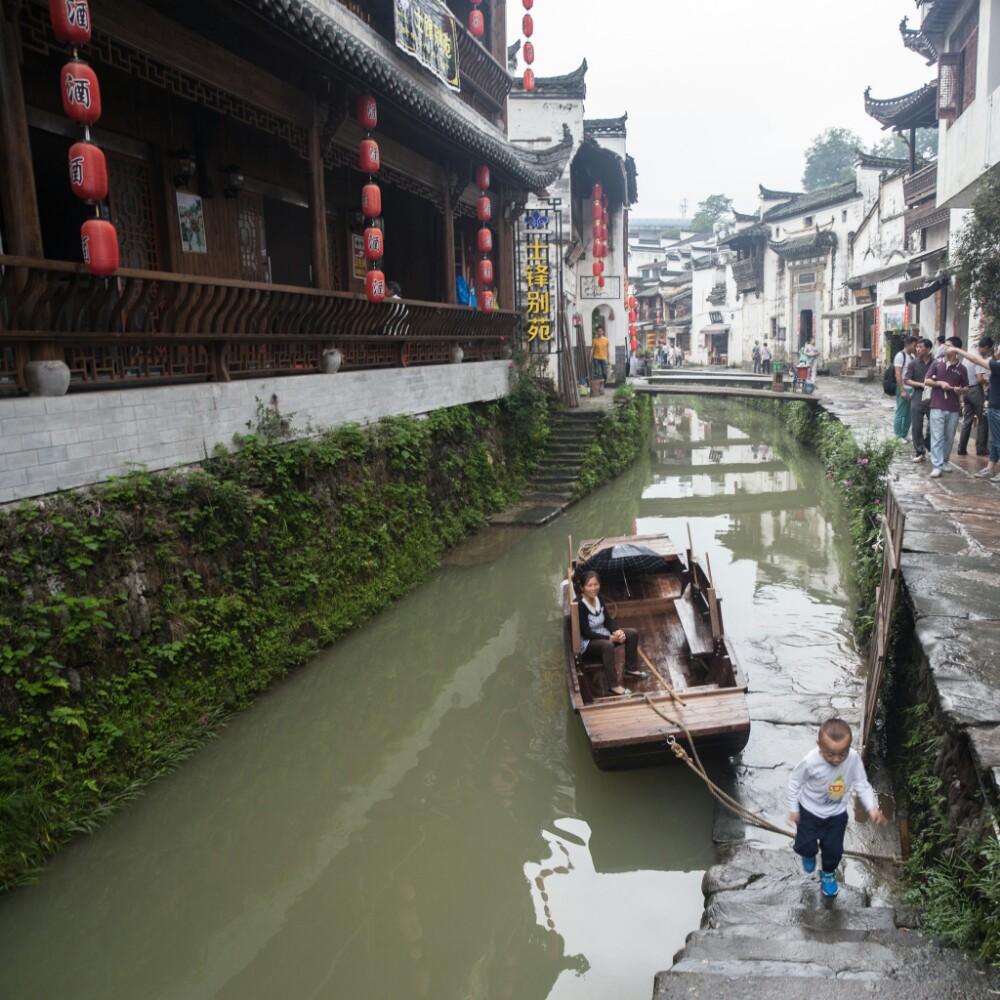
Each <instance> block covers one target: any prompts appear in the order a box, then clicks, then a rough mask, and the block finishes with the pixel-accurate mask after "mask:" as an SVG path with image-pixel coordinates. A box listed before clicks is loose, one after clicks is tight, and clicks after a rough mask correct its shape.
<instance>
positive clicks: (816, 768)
mask: <svg viewBox="0 0 1000 1000" xmlns="http://www.w3.org/2000/svg"><path fill="white" fill-rule="evenodd" d="M852 788H853V789H854V791H855V792H856V793H857V796H858V798H859V799H861V804H862V805H863V806H864V807H865V809H867V810H868V811H869V812H870V811H871V810H872V809H874V808H875V806H876V805H877V804H878V802H877V800H876V798H875V791H874V790H873V789H872V786H871V785H870V784H869V783H868V775H866V774H865V765H864V764H863V763H862V762H861V758H860V757H859V756H858V752H857V751H856V750H854V749H851V750H849V751H848V752H847V759H846V760H845V761H844V762H843V763H842V764H828V763H827V762H826V761H825V760H824V759H823V758H822V757H821V756H820V752H819V747H813V748H812V750H810V751H809V753H807V754H806V755H805V757H803V758H802V760H801V761H800V762H799V764H798V766H797V767H796V768H795V770H794V771H792V774H791V777H789V779H788V800H787V801H788V811H789V812H799V811H800V809H799V807H800V805H801V807H802V809H805V810H807V811H808V812H811V813H812V814H813V815H814V816H823V817H826V816H836V815H837V813H842V812H846V811H847V793H848V792H849V791H850V790H851V789H852Z"/></svg>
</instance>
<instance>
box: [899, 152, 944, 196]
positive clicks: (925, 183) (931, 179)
mask: <svg viewBox="0 0 1000 1000" xmlns="http://www.w3.org/2000/svg"><path fill="white" fill-rule="evenodd" d="M936 193H937V161H936V160H935V161H934V163H931V164H928V165H927V166H926V167H924V168H923V170H918V171H917V172H916V173H915V174H911V175H910V176H909V177H907V178H905V179H904V181H903V200H904V201H905V202H906V204H907V205H916V204H918V203H919V202H921V201H925V200H926V199H928V198H932V197H933V196H934V195H935V194H936Z"/></svg>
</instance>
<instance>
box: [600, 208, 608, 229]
mask: <svg viewBox="0 0 1000 1000" xmlns="http://www.w3.org/2000/svg"><path fill="white" fill-rule="evenodd" d="M607 224H608V212H607V209H603V208H602V209H601V225H602V226H606V225H607Z"/></svg>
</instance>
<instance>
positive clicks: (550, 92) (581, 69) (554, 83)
mask: <svg viewBox="0 0 1000 1000" xmlns="http://www.w3.org/2000/svg"><path fill="white" fill-rule="evenodd" d="M516 44H518V45H519V44H520V42H517V43H516ZM512 48H513V46H512ZM507 51H508V54H509V53H510V49H508V50H507ZM512 89H514V90H520V91H522V92H523V91H524V78H523V77H521V76H515V77H514V86H513V88H512ZM538 94H542V95H544V96H546V97H571V98H572V97H578V98H580V99H581V100H582V99H583V98H585V97H586V96H587V60H586V59H584V60H583V62H582V63H580V65H579V66H577V68H576V69H575V70H573V72H572V73H564V74H563V75H562V76H536V77H535V89H534V90H533V91H532V95H538Z"/></svg>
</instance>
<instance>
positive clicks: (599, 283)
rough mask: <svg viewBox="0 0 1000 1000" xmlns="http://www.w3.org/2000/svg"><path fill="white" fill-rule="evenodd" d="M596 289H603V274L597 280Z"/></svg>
mask: <svg viewBox="0 0 1000 1000" xmlns="http://www.w3.org/2000/svg"><path fill="white" fill-rule="evenodd" d="M597 287H598V288H603V287H604V275H603V274H602V275H601V276H600V277H599V278H598V279H597Z"/></svg>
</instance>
